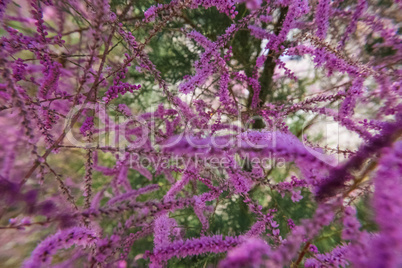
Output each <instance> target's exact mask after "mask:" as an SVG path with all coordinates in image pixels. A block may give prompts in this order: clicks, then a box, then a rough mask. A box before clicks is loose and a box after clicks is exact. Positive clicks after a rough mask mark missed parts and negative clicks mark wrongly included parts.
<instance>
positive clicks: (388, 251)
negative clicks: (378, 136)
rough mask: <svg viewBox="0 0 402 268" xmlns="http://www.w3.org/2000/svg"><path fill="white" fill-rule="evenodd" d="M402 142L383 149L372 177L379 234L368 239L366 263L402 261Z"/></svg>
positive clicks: (395, 264)
mask: <svg viewBox="0 0 402 268" xmlns="http://www.w3.org/2000/svg"><path fill="white" fill-rule="evenodd" d="M401 178H402V142H400V141H399V142H397V143H395V144H394V146H393V147H388V148H384V149H383V156H382V157H381V159H380V160H379V169H378V171H377V173H376V175H375V178H374V186H375V188H376V191H375V193H374V198H373V206H374V208H375V211H376V215H375V220H376V222H377V224H378V227H379V235H378V236H376V237H374V238H373V240H372V241H371V242H370V244H369V245H370V251H369V252H370V254H369V255H368V260H367V267H380V266H383V267H399V266H400V265H401V264H402V256H401V254H400V253H401V252H402V226H401V223H402V211H401V210H400V207H401V206H402V197H401V192H402V181H401Z"/></svg>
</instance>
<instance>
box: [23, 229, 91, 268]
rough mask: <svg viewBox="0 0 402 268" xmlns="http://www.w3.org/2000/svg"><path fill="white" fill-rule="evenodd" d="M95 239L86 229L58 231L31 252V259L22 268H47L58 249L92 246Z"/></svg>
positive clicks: (89, 230)
mask: <svg viewBox="0 0 402 268" xmlns="http://www.w3.org/2000/svg"><path fill="white" fill-rule="evenodd" d="M97 238H98V235H97V234H96V233H95V232H94V231H93V230H91V229H88V228H83V227H73V228H70V229H65V230H60V231H58V232H57V233H55V234H54V235H51V236H50V237H48V238H46V239H45V240H43V241H42V242H41V243H40V244H39V245H38V246H37V247H36V248H35V250H34V251H33V252H32V254H31V257H30V258H29V259H28V260H27V261H26V262H25V263H24V265H23V267H26V268H36V267H47V266H48V265H50V263H51V261H52V256H53V255H54V254H56V252H57V251H58V250H59V249H63V248H69V247H71V246H73V245H77V246H82V247H88V246H92V245H93V244H94V243H95V242H96V241H97Z"/></svg>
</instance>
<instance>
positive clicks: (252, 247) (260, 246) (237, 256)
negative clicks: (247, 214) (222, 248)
mask: <svg viewBox="0 0 402 268" xmlns="http://www.w3.org/2000/svg"><path fill="white" fill-rule="evenodd" d="M270 253H271V249H270V246H269V245H268V244H267V243H266V242H265V241H263V240H261V239H256V238H249V239H247V240H246V241H245V242H244V243H242V244H241V245H240V246H239V247H236V248H235V249H233V250H231V251H229V252H228V254H227V257H226V259H225V260H223V261H221V262H220V263H219V267H222V268H232V267H233V268H237V267H238V268H241V267H260V266H262V265H264V258H267V257H268V256H269V255H270Z"/></svg>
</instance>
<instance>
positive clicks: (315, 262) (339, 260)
mask: <svg viewBox="0 0 402 268" xmlns="http://www.w3.org/2000/svg"><path fill="white" fill-rule="evenodd" d="M347 251H348V246H347V245H342V246H337V247H336V248H334V249H333V250H332V251H331V252H329V253H325V254H314V258H308V259H306V261H305V263H304V267H308V268H321V267H342V268H345V267H349V262H348V261H347V260H346V259H345V255H346V254H345V253H346V252H347Z"/></svg>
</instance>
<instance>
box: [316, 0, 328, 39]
mask: <svg viewBox="0 0 402 268" xmlns="http://www.w3.org/2000/svg"><path fill="white" fill-rule="evenodd" d="M330 4H331V0H319V1H318V4H317V9H316V12H315V22H316V25H317V37H319V38H321V39H324V38H325V36H326V35H327V29H328V24H329V22H328V19H329V10H330V6H331V5H330Z"/></svg>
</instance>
